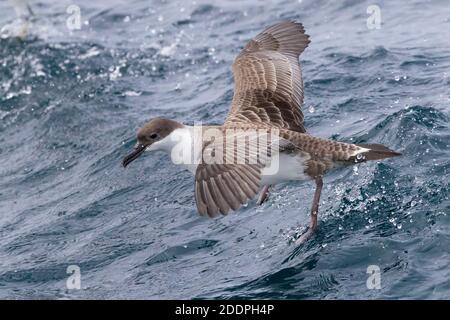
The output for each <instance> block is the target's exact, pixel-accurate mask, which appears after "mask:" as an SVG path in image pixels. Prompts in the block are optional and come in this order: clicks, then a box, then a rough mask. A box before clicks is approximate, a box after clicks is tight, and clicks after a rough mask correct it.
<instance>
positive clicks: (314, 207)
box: [296, 176, 323, 244]
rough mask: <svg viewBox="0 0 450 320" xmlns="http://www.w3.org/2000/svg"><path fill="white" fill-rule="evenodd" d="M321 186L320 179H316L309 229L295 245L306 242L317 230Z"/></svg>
mask: <svg viewBox="0 0 450 320" xmlns="http://www.w3.org/2000/svg"><path fill="white" fill-rule="evenodd" d="M322 186H323V181H322V177H320V176H319V177H316V192H315V193H314V199H313V204H312V207H311V222H310V224H309V229H308V230H307V231H306V232H305V233H304V234H302V236H301V237H300V238H299V239H298V240H297V241H296V243H297V244H302V243H304V242H306V241H308V240H309V239H310V238H311V237H312V236H313V234H314V232H315V231H316V230H317V215H318V214H319V202H320V193H321V192H322Z"/></svg>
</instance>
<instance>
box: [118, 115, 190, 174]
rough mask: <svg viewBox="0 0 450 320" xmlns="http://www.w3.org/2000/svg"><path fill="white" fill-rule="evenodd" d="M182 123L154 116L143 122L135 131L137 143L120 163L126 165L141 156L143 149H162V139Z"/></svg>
mask: <svg viewBox="0 0 450 320" xmlns="http://www.w3.org/2000/svg"><path fill="white" fill-rule="evenodd" d="M182 127H183V125H182V124H181V123H179V122H177V121H174V120H170V119H163V118H154V119H152V120H150V121H149V122H147V123H146V124H144V126H143V127H142V128H140V129H139V130H138V132H137V143H136V145H135V147H134V149H133V151H132V152H130V153H129V154H128V155H127V156H125V158H123V161H122V165H123V166H124V167H126V166H128V165H129V164H130V163H131V162H132V161H134V160H136V159H137V158H138V157H139V156H141V155H142V154H143V153H144V151H145V150H162V149H163V148H164V145H165V144H164V143H163V142H164V140H165V139H166V138H167V137H168V136H169V135H170V134H171V133H172V132H173V131H174V130H176V129H178V128H182Z"/></svg>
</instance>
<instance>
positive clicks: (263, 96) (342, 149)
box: [122, 21, 401, 243]
mask: <svg viewBox="0 0 450 320" xmlns="http://www.w3.org/2000/svg"><path fill="white" fill-rule="evenodd" d="M309 43H310V40H309V36H308V35H307V34H306V33H305V29H304V27H303V25H302V24H301V23H299V22H295V21H281V22H279V23H276V24H274V25H272V26H270V27H268V28H266V29H264V31H262V32H261V33H259V34H257V35H256V36H255V37H254V38H253V39H251V40H250V41H249V42H248V43H247V44H246V45H245V47H244V48H243V49H242V50H241V52H240V53H239V54H238V55H237V57H236V58H235V60H234V62H233V65H232V71H233V76H234V94H233V98H232V101H231V107H230V110H229V112H228V115H227V117H226V119H225V121H224V123H223V124H222V125H205V126H203V125H200V126H198V125H195V126H190V125H185V124H183V123H181V122H178V121H175V120H172V119H166V118H160V117H157V118H154V119H151V120H150V121H148V122H146V123H145V124H144V125H143V126H142V127H141V128H140V129H139V130H138V131H137V143H136V145H135V147H134V149H133V151H132V152H131V153H129V154H128V155H126V156H125V157H124V158H123V161H122V165H123V167H127V166H128V165H129V164H130V163H131V162H132V161H134V160H136V159H137V158H138V157H140V156H141V155H142V154H143V153H144V151H158V150H159V151H165V152H167V153H169V154H170V155H171V159H172V161H173V162H174V163H175V164H181V165H184V166H185V168H186V169H188V170H189V171H191V172H192V173H193V175H194V177H195V187H194V194H195V202H196V206H197V210H198V212H199V213H200V215H203V216H207V217H212V218H214V217H218V216H223V215H227V214H228V213H229V212H230V211H237V210H238V209H239V208H240V207H241V206H242V205H244V204H246V203H248V202H249V201H250V200H252V199H254V198H256V197H257V196H258V193H259V196H258V199H257V202H256V203H257V204H258V205H260V204H262V203H264V202H265V201H267V199H268V196H269V194H270V187H271V186H273V185H275V184H277V183H280V182H285V181H292V180H303V181H305V180H306V181H313V182H314V183H315V192H314V197H313V201H312V206H311V210H310V212H309V215H310V223H309V227H308V228H307V230H306V231H305V232H304V233H303V234H302V235H301V236H300V237H299V238H298V239H297V242H298V243H304V242H305V241H307V240H308V239H310V238H311V237H312V236H313V235H314V234H315V233H316V231H317V230H318V212H319V203H320V196H321V192H322V187H323V177H324V175H325V174H326V173H328V172H330V171H332V170H333V169H336V168H338V167H342V166H351V165H357V164H359V163H361V162H366V161H370V160H381V159H385V158H390V157H395V156H399V155H401V154H400V153H399V152H396V151H393V150H391V149H389V148H388V147H386V146H384V145H381V144H376V143H370V144H353V143H345V142H339V141H335V140H330V139H325V138H319V137H314V136H312V135H310V134H309V133H307V132H306V130H305V126H304V115H303V112H302V105H303V98H304V86H303V79H302V72H301V66H300V62H299V57H300V55H301V53H302V52H303V51H304V50H305V49H306V48H307V47H308V45H309ZM244 138H245V139H244ZM240 145H244V147H240ZM237 158H239V159H240V160H241V161H237V160H236V159H237Z"/></svg>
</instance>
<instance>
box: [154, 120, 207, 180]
mask: <svg viewBox="0 0 450 320" xmlns="http://www.w3.org/2000/svg"><path fill="white" fill-rule="evenodd" d="M156 150H161V151H164V152H167V153H168V154H169V156H170V158H171V160H172V162H173V163H174V164H179V165H182V166H184V167H185V168H186V169H188V170H189V171H191V172H192V173H195V170H196V169H197V165H198V163H199V160H200V156H201V152H202V143H201V130H200V129H199V128H195V127H192V126H183V127H182V128H178V129H175V130H174V131H172V133H170V134H169V135H168V136H167V137H165V138H164V139H162V140H160V141H157V142H155V143H153V144H152V145H151V146H150V147H148V148H147V151H156Z"/></svg>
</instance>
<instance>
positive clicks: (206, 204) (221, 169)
mask: <svg viewBox="0 0 450 320" xmlns="http://www.w3.org/2000/svg"><path fill="white" fill-rule="evenodd" d="M259 181H260V167H259V166H258V165H249V164H199V166H198V167H197V171H196V173H195V202H196V203H197V209H198V212H199V213H200V214H201V215H208V216H209V217H216V216H218V215H219V213H222V214H227V213H228V211H229V210H230V209H233V210H237V209H238V208H239V207H240V206H241V205H242V204H244V203H246V202H247V201H249V200H250V199H253V198H254V197H255V195H256V194H257V193H258V190H259V187H260V186H259Z"/></svg>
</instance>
